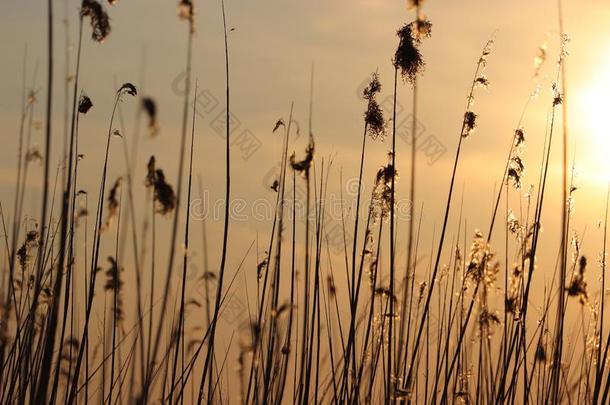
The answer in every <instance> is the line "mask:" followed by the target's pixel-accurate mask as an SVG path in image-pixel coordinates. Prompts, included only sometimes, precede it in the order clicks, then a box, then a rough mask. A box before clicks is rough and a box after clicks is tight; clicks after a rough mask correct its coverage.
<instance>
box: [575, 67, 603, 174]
mask: <svg viewBox="0 0 610 405" xmlns="http://www.w3.org/2000/svg"><path fill="white" fill-rule="evenodd" d="M574 101H575V105H574V108H575V109H576V110H577V111H575V112H577V114H576V115H575V117H576V121H575V122H574V126H573V129H575V130H576V131H575V133H574V138H573V139H574V140H575V141H577V142H576V146H575V147H576V149H577V150H576V153H577V158H578V157H579V158H578V159H577V160H578V161H579V162H578V163H579V166H586V171H587V172H589V173H588V176H587V177H589V178H591V180H595V181H600V182H604V183H607V182H608V181H609V180H610V56H607V57H606V58H605V59H603V60H602V61H601V63H600V64H599V68H598V69H597V72H596V73H594V74H593V75H592V77H590V78H588V79H586V82H585V84H584V86H583V87H581V88H580V89H576V91H575V100H574ZM570 126H572V125H570ZM583 169H585V167H583Z"/></svg>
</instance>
